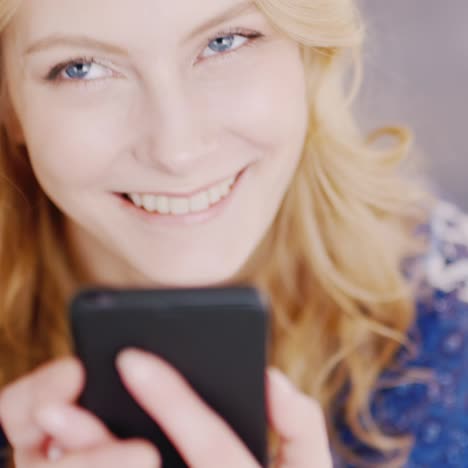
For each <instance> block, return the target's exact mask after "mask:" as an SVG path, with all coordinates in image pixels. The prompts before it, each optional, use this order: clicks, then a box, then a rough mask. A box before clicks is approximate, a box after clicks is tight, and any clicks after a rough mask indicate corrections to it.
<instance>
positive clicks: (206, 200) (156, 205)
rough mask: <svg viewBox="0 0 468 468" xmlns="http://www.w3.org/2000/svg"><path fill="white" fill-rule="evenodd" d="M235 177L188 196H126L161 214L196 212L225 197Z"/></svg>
mask: <svg viewBox="0 0 468 468" xmlns="http://www.w3.org/2000/svg"><path fill="white" fill-rule="evenodd" d="M235 180H236V177H231V178H229V179H227V180H225V181H223V182H221V183H219V184H218V185H216V186H214V187H211V188H210V189H209V190H207V191H205V192H199V193H197V194H196V195H193V196H192V197H190V198H187V197H166V196H162V195H152V194H140V193H129V194H128V197H129V199H130V200H131V201H132V202H133V204H134V205H136V206H137V207H138V208H144V209H145V210H146V211H148V212H150V213H153V212H158V213H161V214H173V215H184V214H187V213H198V212H200V211H204V210H206V209H208V208H209V207H210V206H211V205H214V204H215V203H218V202H219V201H220V200H221V199H222V198H224V197H226V196H227V195H228V194H229V192H230V191H231V187H232V186H233V185H234V182H235Z"/></svg>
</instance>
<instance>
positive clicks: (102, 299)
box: [86, 291, 113, 307]
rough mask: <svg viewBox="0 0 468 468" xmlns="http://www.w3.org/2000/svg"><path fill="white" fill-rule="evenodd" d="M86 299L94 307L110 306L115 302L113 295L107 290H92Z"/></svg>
mask: <svg viewBox="0 0 468 468" xmlns="http://www.w3.org/2000/svg"><path fill="white" fill-rule="evenodd" d="M86 299H87V301H88V302H89V303H90V304H91V305H93V306H94V307H110V306H111V305H112V303H113V295H112V293H111V292H107V291H90V292H88V294H87V295H86Z"/></svg>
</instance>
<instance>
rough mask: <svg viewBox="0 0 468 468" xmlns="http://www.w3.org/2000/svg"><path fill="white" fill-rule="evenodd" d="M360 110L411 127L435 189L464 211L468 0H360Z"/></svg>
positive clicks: (467, 203)
mask: <svg viewBox="0 0 468 468" xmlns="http://www.w3.org/2000/svg"><path fill="white" fill-rule="evenodd" d="M360 2H361V5H362V7H363V11H364V17H365V20H366V23H367V28H368V38H367V46H366V50H365V66H366V68H365V78H364V83H363V87H362V90H361V94H360V97H359V99H358V105H357V110H358V115H359V117H360V120H361V122H362V123H363V125H364V126H365V128H369V129H370V128H374V127H376V126H379V125H382V124H384V125H385V124H395V123H402V124H405V125H407V126H409V127H411V128H412V130H413V132H414V134H415V139H416V143H417V145H418V147H419V148H418V151H419V152H421V151H422V152H423V155H424V159H425V163H427V167H428V170H429V175H430V176H431V177H432V180H433V181H434V183H435V184H434V185H435V187H436V189H437V190H438V192H439V193H440V194H441V195H442V196H443V197H444V198H445V199H447V200H449V201H453V202H455V203H457V204H458V205H459V206H460V207H462V208H464V210H465V211H468V125H467V120H468V119H467V116H468V0H360Z"/></svg>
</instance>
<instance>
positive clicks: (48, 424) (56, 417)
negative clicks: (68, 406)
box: [36, 405, 67, 433]
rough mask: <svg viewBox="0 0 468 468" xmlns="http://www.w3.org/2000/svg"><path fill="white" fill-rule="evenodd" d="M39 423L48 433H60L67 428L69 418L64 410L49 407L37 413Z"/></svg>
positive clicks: (52, 406) (55, 406) (53, 406)
mask: <svg viewBox="0 0 468 468" xmlns="http://www.w3.org/2000/svg"><path fill="white" fill-rule="evenodd" d="M36 420H37V422H38V423H39V424H40V425H41V426H43V428H44V429H45V430H46V431H50V432H53V433H56V432H60V431H62V430H63V429H65V427H66V426H67V418H66V415H65V412H64V411H63V408H62V407H60V406H57V405H47V406H43V407H42V408H40V409H38V410H37V412H36Z"/></svg>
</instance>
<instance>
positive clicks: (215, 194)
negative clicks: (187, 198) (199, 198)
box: [208, 187, 221, 205]
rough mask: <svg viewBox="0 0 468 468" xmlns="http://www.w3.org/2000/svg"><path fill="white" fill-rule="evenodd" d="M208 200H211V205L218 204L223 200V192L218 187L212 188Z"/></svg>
mask: <svg viewBox="0 0 468 468" xmlns="http://www.w3.org/2000/svg"><path fill="white" fill-rule="evenodd" d="M208 199H209V200H210V203H211V204H212V205H214V204H215V203H218V202H219V200H221V191H220V190H219V188H218V187H212V188H210V190H209V191H208Z"/></svg>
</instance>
